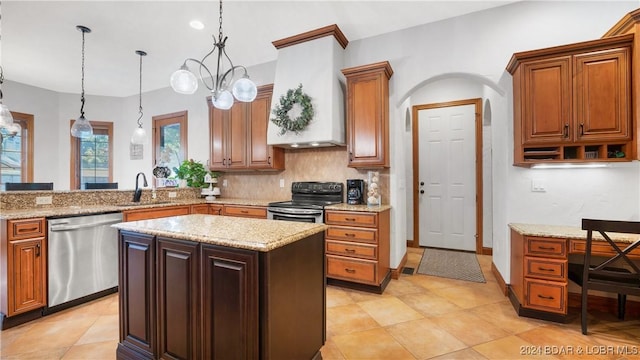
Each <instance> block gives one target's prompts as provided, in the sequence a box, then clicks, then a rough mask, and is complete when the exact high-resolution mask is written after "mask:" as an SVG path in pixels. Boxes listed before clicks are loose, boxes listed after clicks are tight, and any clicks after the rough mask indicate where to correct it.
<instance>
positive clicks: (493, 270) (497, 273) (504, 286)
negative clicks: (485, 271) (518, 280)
mask: <svg viewBox="0 0 640 360" xmlns="http://www.w3.org/2000/svg"><path fill="white" fill-rule="evenodd" d="M491 273H492V274H493V277H494V278H496V281H497V282H498V286H499V287H500V290H501V291H502V294H503V295H504V296H507V295H509V286H507V282H506V281H504V279H503V278H502V274H500V271H498V268H497V267H496V264H494V263H493V261H492V262H491Z"/></svg>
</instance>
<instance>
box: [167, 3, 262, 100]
mask: <svg viewBox="0 0 640 360" xmlns="http://www.w3.org/2000/svg"><path fill="white" fill-rule="evenodd" d="M219 3H220V17H219V23H220V26H219V28H218V37H217V38H216V37H215V35H214V36H213V39H214V43H213V48H212V49H211V51H209V53H207V55H205V56H204V57H203V58H202V60H196V59H192V58H187V59H186V60H185V61H184V63H183V64H182V66H180V69H178V70H177V71H175V72H174V73H173V74H172V75H171V78H170V83H171V87H172V88H173V90H174V91H175V92H177V93H180V94H193V93H195V92H196V90H197V89H198V77H196V75H195V74H194V73H193V72H192V71H191V70H189V68H188V66H187V63H188V62H192V63H195V65H196V66H197V67H198V75H199V78H200V81H202V83H203V84H204V86H206V87H207V89H209V91H211V102H212V104H213V106H215V107H216V108H218V109H223V110H227V109H230V108H231V107H232V106H233V102H234V98H235V99H236V100H238V101H242V102H251V101H253V100H255V98H256V95H257V94H258V89H257V87H256V84H255V83H254V82H253V81H251V79H249V74H248V72H247V68H245V67H244V66H242V65H233V62H232V61H231V59H230V58H229V56H228V55H227V52H226V50H225V44H226V42H227V37H226V36H224V35H223V34H222V0H220V2H219ZM216 52H217V54H216V56H217V63H216V64H217V66H216V73H215V77H214V75H213V74H212V73H211V71H209V69H208V68H207V66H206V65H205V64H204V63H205V61H206V60H207V58H208V57H209V56H211V55H213V54H214V53H216ZM225 64H226V66H225ZM225 68H226V69H227V70H225ZM238 73H241V76H238V79H236V75H237V74H238ZM207 76H208V77H209V78H210V81H209V82H207V81H206V80H205V77H207ZM234 80H235V81H234Z"/></svg>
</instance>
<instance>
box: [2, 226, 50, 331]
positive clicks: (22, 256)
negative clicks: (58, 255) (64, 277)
mask: <svg viewBox="0 0 640 360" xmlns="http://www.w3.org/2000/svg"><path fill="white" fill-rule="evenodd" d="M46 289H47V240H46V225H45V219H44V218H33V219H18V220H2V221H0V327H2V328H3V329H6V328H8V327H10V326H14V325H13V320H12V319H15V318H16V316H18V317H19V316H20V315H23V314H25V313H28V312H30V311H32V310H37V309H40V308H43V307H45V306H46V305H47V293H46ZM19 323H20V322H17V323H16V324H19Z"/></svg>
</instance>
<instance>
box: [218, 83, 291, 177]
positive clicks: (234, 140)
mask: <svg viewBox="0 0 640 360" xmlns="http://www.w3.org/2000/svg"><path fill="white" fill-rule="evenodd" d="M272 93H273V84H269V85H263V86H259V87H258V95H257V96H256V99H255V100H254V101H253V102H250V103H244V102H240V101H236V102H235V103H234V104H233V106H232V107H231V109H229V110H220V109H216V108H215V107H213V105H212V104H211V98H210V97H208V98H207V105H208V106H209V131H210V150H211V157H210V159H211V164H210V168H211V170H216V171H230V170H282V169H284V149H281V148H274V147H273V146H269V145H267V126H268V124H269V114H270V112H271V95H272Z"/></svg>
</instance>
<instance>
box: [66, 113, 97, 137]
mask: <svg viewBox="0 0 640 360" xmlns="http://www.w3.org/2000/svg"><path fill="white" fill-rule="evenodd" d="M71 135H73V136H75V137H79V138H81V139H86V138H90V137H91V136H92V135H93V127H91V123H89V120H87V119H86V118H85V117H84V115H80V117H79V118H78V119H77V120H76V121H75V122H74V123H73V126H72V127H71Z"/></svg>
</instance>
